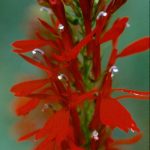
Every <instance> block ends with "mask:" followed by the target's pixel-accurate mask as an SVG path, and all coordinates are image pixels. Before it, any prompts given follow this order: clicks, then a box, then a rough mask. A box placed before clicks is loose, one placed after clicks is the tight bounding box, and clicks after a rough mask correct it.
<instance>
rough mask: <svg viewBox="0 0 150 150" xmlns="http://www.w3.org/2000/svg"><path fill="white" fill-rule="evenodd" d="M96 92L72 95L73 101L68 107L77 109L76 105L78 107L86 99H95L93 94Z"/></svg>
mask: <svg viewBox="0 0 150 150" xmlns="http://www.w3.org/2000/svg"><path fill="white" fill-rule="evenodd" d="M96 92H97V90H92V91H89V92H87V93H84V94H81V95H76V96H74V95H73V101H72V102H71V104H70V106H71V107H77V106H78V105H80V104H81V103H83V102H84V101H85V100H86V99H88V100H89V99H92V100H93V98H94V97H95V95H94V94H95V93H96Z"/></svg>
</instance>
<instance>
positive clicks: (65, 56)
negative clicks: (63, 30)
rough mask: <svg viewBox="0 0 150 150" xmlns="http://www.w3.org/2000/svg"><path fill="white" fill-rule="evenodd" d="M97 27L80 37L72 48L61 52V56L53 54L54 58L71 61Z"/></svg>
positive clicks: (88, 40)
mask: <svg viewBox="0 0 150 150" xmlns="http://www.w3.org/2000/svg"><path fill="white" fill-rule="evenodd" d="M97 29H98V27H96V28H95V29H94V30H93V31H92V32H91V33H90V34H88V35H87V36H86V37H85V38H84V39H82V40H81V41H80V42H79V43H78V44H77V45H76V46H75V47H74V48H73V49H72V50H70V51H67V52H66V53H63V54H62V55H61V56H58V55H56V54H54V55H53V56H54V58H55V59H57V60H58V61H71V60H72V59H75V58H76V57H77V55H78V54H79V52H80V51H81V49H82V48H83V47H84V46H85V45H87V44H88V43H89V42H90V41H91V39H92V37H93V35H94V34H95V33H96V31H97Z"/></svg>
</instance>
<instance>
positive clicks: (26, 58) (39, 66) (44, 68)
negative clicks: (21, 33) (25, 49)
mask: <svg viewBox="0 0 150 150" xmlns="http://www.w3.org/2000/svg"><path fill="white" fill-rule="evenodd" d="M19 55H20V56H21V57H22V58H23V59H24V60H26V61H27V62H29V63H30V64H32V65H34V66H36V67H38V68H40V69H42V70H44V71H46V72H48V73H49V74H51V72H50V69H49V67H46V66H44V65H43V64H41V63H40V62H37V61H35V60H33V59H32V58H30V57H28V56H25V55H23V54H19Z"/></svg>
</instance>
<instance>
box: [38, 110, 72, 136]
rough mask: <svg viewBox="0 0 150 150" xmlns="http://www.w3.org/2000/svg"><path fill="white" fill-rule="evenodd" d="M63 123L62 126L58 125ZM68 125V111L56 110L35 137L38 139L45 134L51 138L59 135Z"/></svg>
mask: <svg viewBox="0 0 150 150" xmlns="http://www.w3.org/2000/svg"><path fill="white" fill-rule="evenodd" d="M60 124H61V125H63V126H60ZM68 126H69V113H68V112H67V111H66V110H60V111H58V112H56V113H55V114H54V115H53V116H52V117H50V118H49V120H48V121H47V122H46V124H45V125H44V127H43V128H42V129H41V130H40V132H39V133H37V135H36V139H40V138H42V137H44V136H46V135H49V133H51V134H50V135H49V136H50V138H51V139H53V138H56V137H57V136H61V132H65V131H67V129H68Z"/></svg>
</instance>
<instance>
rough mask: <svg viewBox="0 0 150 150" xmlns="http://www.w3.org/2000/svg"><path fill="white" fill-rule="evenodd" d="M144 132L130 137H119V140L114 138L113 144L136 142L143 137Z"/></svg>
mask: <svg viewBox="0 0 150 150" xmlns="http://www.w3.org/2000/svg"><path fill="white" fill-rule="evenodd" d="M142 136H143V134H142V133H139V134H137V135H135V136H133V137H131V138H128V139H118V140H114V142H113V143H112V144H113V145H120V144H134V143H136V142H138V141H139V140H140V139H141V138H142Z"/></svg>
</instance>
